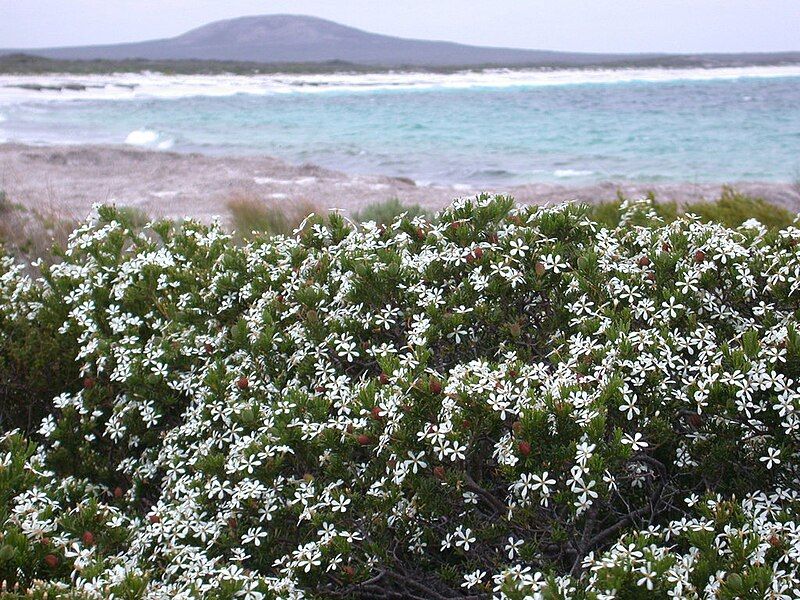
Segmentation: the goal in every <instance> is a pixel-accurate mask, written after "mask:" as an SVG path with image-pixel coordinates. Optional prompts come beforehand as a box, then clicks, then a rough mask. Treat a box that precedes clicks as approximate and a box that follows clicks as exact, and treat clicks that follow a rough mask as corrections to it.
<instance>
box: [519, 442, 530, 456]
mask: <svg viewBox="0 0 800 600" xmlns="http://www.w3.org/2000/svg"><path fill="white" fill-rule="evenodd" d="M519 453H520V454H522V456H528V455H529V454H530V453H531V445H530V444H529V443H528V442H520V443H519Z"/></svg>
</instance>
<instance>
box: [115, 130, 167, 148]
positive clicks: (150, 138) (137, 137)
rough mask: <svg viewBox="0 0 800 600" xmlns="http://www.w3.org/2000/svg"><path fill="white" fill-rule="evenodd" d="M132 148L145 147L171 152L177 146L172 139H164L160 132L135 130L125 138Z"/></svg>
mask: <svg viewBox="0 0 800 600" xmlns="http://www.w3.org/2000/svg"><path fill="white" fill-rule="evenodd" d="M125 143H126V144H128V145H130V146H144V147H149V148H156V149H158V150H169V149H170V148H172V146H173V145H174V144H175V140H173V139H172V138H167V137H163V136H162V135H161V134H160V133H159V132H158V131H153V130H151V129H134V130H133V131H131V132H130V133H129V134H128V137H126V138H125Z"/></svg>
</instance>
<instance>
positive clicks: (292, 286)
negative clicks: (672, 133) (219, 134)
mask: <svg viewBox="0 0 800 600" xmlns="http://www.w3.org/2000/svg"><path fill="white" fill-rule="evenodd" d="M619 210H620V215H621V217H620V219H619V224H618V225H615V226H614V227H613V228H609V227H606V226H601V225H599V224H598V223H597V222H595V221H593V220H592V219H591V218H590V217H589V209H588V208H587V207H584V206H575V205H560V206H555V207H518V206H515V204H514V202H513V201H512V200H511V199H510V198H506V197H489V196H479V197H477V198H473V199H469V200H468V199H463V200H459V201H457V202H456V203H454V204H453V205H452V206H451V207H449V208H447V209H446V210H444V211H443V212H441V213H440V214H439V215H437V217H436V218H435V220H428V219H427V218H426V217H425V216H413V217H409V216H408V215H405V216H401V217H398V218H397V219H396V220H395V221H393V222H391V223H390V224H388V225H379V224H377V223H375V222H374V221H373V222H367V223H364V224H362V225H358V226H354V225H352V224H350V223H349V222H347V221H346V220H344V219H343V218H341V217H339V216H337V215H331V216H330V217H329V218H328V219H327V220H326V221H324V222H323V221H322V220H320V219H316V220H313V219H312V220H308V221H307V222H304V223H303V225H302V227H301V229H299V230H297V231H296V232H295V233H294V234H293V235H291V236H276V237H271V238H270V237H263V236H258V235H256V236H255V237H254V238H253V239H252V240H251V241H249V242H247V244H245V245H243V246H237V245H235V244H232V243H231V240H230V237H229V236H228V234H226V233H225V232H224V231H223V230H222V228H221V227H220V226H219V225H217V224H215V225H212V226H204V225H201V224H198V223H195V222H191V221H186V222H184V223H182V224H179V225H175V224H171V223H166V222H163V223H153V224H149V225H147V226H146V227H144V228H137V227H135V226H134V224H133V223H131V221H130V218H129V217H128V216H126V215H125V214H121V213H119V212H118V211H115V210H114V209H111V208H108V207H98V209H97V211H96V214H94V215H93V216H92V217H91V218H90V219H89V220H88V221H87V222H86V223H85V224H84V225H82V226H81V227H79V228H78V229H77V230H76V231H75V232H74V234H73V235H72V236H71V238H70V242H69V246H68V247H67V249H66V251H65V252H64V256H63V260H62V262H60V263H58V264H54V265H52V266H49V267H43V276H42V278H41V279H37V280H31V279H30V278H29V276H28V275H26V274H25V271H24V270H23V269H22V268H21V267H20V266H18V265H16V264H15V263H14V262H13V261H12V260H10V259H5V260H2V261H0V353H1V355H0V370H2V373H1V374H2V377H3V386H4V387H3V396H2V401H3V411H2V418H3V430H4V433H2V434H1V435H0V524H2V525H1V526H0V532H2V533H1V534H0V535H2V538H1V539H0V580H5V583H4V584H3V585H4V586H5V587H4V589H5V590H7V593H8V594H11V595H13V594H19V595H20V596H22V595H26V594H29V595H31V596H33V597H36V598H44V597H45V594H47V597H48V598H53V597H69V598H126V599H127V598H171V599H184V598H213V599H233V598H238V599H245V600H265V599H273V598H275V599H277V598H282V599H300V598H308V599H334V598H354V599H355V598H389V599H398V600H404V599H410V600H414V599H416V600H419V599H436V600H442V599H456V598H460V599H472V600H477V599H482V598H499V599H508V600H521V599H539V598H542V599H545V598H547V599H556V598H565V599H566V598H576V599H592V600H602V599H607V598H665V599H666V598H796V597H797V591H798V589H800V567H799V566H798V565H799V564H800V517H798V510H799V509H800V493H799V492H798V484H799V483H800V482H799V481H798V479H799V478H800V460H799V459H800V455H799V452H800V450H799V449H800V444H798V442H800V393H798V383H797V382H798V378H799V377H800V332H799V331H798V327H797V317H798V314H799V313H798V309H800V293H799V292H798V290H799V289H800V253H799V252H798V242H800V229H798V228H797V227H795V226H794V225H790V226H787V227H785V228H783V229H780V230H775V229H768V228H767V227H765V226H763V225H761V224H759V223H758V222H755V221H753V220H750V221H747V222H746V223H744V224H743V225H742V226H739V227H737V228H729V227H726V226H723V225H721V224H719V223H714V222H709V223H706V222H702V221H701V220H700V219H699V218H695V217H693V216H691V215H683V216H679V217H676V218H675V219H674V220H672V221H671V222H669V223H667V222H665V221H662V220H661V218H660V217H659V216H658V214H656V213H655V212H654V209H653V206H652V204H651V203H650V202H649V201H646V200H645V201H636V202H628V201H626V202H624V203H623V204H622V205H621V206H620V207H619ZM26 367H27V371H26ZM45 368H46V369H47V371H46V373H48V374H47V375H44V373H45V371H43V370H42V369H45ZM38 373H42V374H41V375H39V378H40V379H37V374H38ZM32 419H33V420H35V421H36V426H35V427H34V428H33V429H34V430H33V431H29V430H27V429H26V428H28V427H29V423H30V422H31V420H32ZM39 422H40V423H41V425H39V424H38V423H39Z"/></svg>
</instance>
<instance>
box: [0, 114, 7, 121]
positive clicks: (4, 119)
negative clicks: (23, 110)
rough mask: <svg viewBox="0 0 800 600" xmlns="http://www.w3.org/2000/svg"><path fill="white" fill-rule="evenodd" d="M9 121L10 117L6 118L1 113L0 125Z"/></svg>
mask: <svg viewBox="0 0 800 600" xmlns="http://www.w3.org/2000/svg"><path fill="white" fill-rule="evenodd" d="M7 120H8V117H6V116H5V115H4V114H3V113H0V123H2V122H3V121H7Z"/></svg>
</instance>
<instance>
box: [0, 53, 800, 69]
mask: <svg viewBox="0 0 800 600" xmlns="http://www.w3.org/2000/svg"><path fill="white" fill-rule="evenodd" d="M798 63H800V52H772V53H766V52H765V53H755V54H753V53H749V54H698V55H649V56H648V55H642V56H636V55H632V56H631V57H629V58H623V59H620V60H609V59H608V58H603V57H602V55H599V59H598V61H597V62H596V63H592V62H581V63H580V64H568V63H564V62H563V61H557V62H552V63H547V62H546V61H540V62H537V63H534V64H531V65H527V66H525V65H514V66H511V67H509V66H508V65H502V64H480V65H475V64H472V65H463V66H453V67H435V66H424V65H409V66H405V67H381V66H376V65H359V64H355V63H351V62H346V61H342V60H331V61H324V62H314V63H260V62H248V61H232V60H192V59H178V60H155V59H142V58H129V59H119V60H110V59H95V60H66V59H52V58H45V57H42V56H34V55H31V54H24V53H11V54H0V74H14V75H22V74H46V73H72V74H76V75H87V74H108V73H142V72H145V71H150V72H155V73H164V74H167V75H215V74H225V73H234V74H237V75H259V74H269V73H342V72H350V73H385V72H390V71H414V72H432V73H454V72H457V71H464V70H480V69H498V68H512V69H522V68H536V69H586V68H602V69H623V68H637V67H638V68H655V67H661V68H690V67H696V68H719V67H742V66H770V65H793V64H798Z"/></svg>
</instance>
